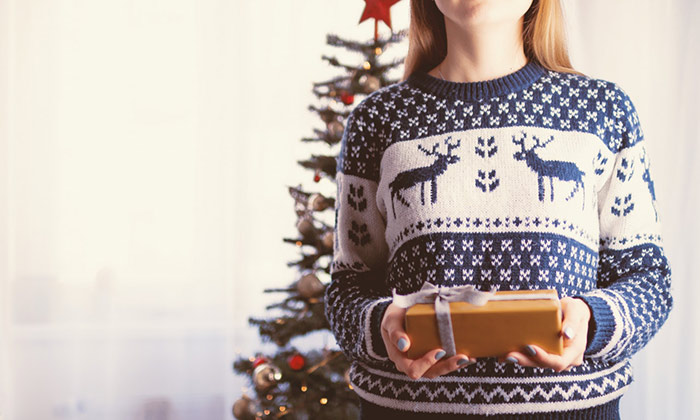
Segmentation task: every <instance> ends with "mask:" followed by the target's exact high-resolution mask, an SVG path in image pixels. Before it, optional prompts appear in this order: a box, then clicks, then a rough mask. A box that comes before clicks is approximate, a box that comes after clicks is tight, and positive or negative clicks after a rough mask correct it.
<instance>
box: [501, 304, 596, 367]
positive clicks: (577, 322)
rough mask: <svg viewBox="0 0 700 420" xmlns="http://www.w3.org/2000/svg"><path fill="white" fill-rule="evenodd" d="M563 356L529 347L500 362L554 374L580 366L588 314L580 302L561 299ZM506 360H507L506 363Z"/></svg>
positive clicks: (586, 333)
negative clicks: (554, 372)
mask: <svg viewBox="0 0 700 420" xmlns="http://www.w3.org/2000/svg"><path fill="white" fill-rule="evenodd" d="M561 310H562V316H563V318H564V319H563V320H562V325H561V326H562V329H561V332H560V334H561V335H562V336H563V338H564V352H563V353H562V355H561V356H560V355H557V354H549V353H547V352H546V351H544V350H543V349H542V348H541V347H539V346H536V345H534V344H531V345H529V346H527V347H526V348H525V349H523V352H510V353H508V354H506V355H505V356H503V357H501V358H500V362H501V363H504V362H506V363H507V362H510V363H513V362H515V361H516V360H517V363H518V364H520V365H522V366H529V367H543V368H551V369H554V370H555V371H556V372H562V371H565V370H566V371H568V370H569V369H571V368H572V367H574V366H580V365H581V364H582V363H583V352H584V351H585V350H586V344H587V340H588V321H589V320H590V319H591V310H590V309H589V308H588V305H587V304H586V302H584V301H583V300H581V299H577V298H571V297H565V298H563V299H561ZM509 358H510V359H509Z"/></svg>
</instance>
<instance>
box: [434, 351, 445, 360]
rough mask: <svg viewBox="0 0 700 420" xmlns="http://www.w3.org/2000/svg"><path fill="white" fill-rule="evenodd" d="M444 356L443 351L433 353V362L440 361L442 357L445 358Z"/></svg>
mask: <svg viewBox="0 0 700 420" xmlns="http://www.w3.org/2000/svg"><path fill="white" fill-rule="evenodd" d="M445 354H446V353H445V351H444V350H440V351H439V352H437V353H435V360H440V359H442V358H443V357H445Z"/></svg>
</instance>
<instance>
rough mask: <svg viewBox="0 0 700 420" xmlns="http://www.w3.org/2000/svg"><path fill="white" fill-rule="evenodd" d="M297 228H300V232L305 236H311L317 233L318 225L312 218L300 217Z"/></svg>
mask: <svg viewBox="0 0 700 420" xmlns="http://www.w3.org/2000/svg"><path fill="white" fill-rule="evenodd" d="M297 230H299V233H301V234H302V235H303V236H304V237H310V236H313V235H314V234H315V233H316V227H315V226H314V224H313V223H312V222H311V220H309V219H306V218H304V219H299V221H298V222H297Z"/></svg>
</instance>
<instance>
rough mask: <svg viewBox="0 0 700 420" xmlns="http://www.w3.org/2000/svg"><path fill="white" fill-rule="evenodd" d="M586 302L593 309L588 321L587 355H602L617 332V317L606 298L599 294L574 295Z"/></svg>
mask: <svg viewBox="0 0 700 420" xmlns="http://www.w3.org/2000/svg"><path fill="white" fill-rule="evenodd" d="M572 297H575V298H579V299H581V300H583V301H584V302H586V304H587V305H588V307H589V308H590V310H591V319H590V321H589V322H588V343H587V344H586V350H585V351H584V353H583V354H584V355H585V356H601V355H600V354H598V353H600V352H601V351H602V350H603V349H604V348H605V346H607V345H608V344H610V341H611V340H612V337H613V333H614V332H615V317H614V315H613V312H612V309H611V308H610V306H609V305H608V303H607V302H606V301H605V299H603V298H601V297H598V296H590V295H578V296H572Z"/></svg>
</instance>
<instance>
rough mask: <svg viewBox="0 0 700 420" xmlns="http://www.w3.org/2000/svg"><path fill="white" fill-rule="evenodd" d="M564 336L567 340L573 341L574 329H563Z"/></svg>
mask: <svg viewBox="0 0 700 420" xmlns="http://www.w3.org/2000/svg"><path fill="white" fill-rule="evenodd" d="M564 336H566V338H568V339H569V340H571V339H573V338H574V336H575V334H574V329H573V328H571V327H566V328H564Z"/></svg>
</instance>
